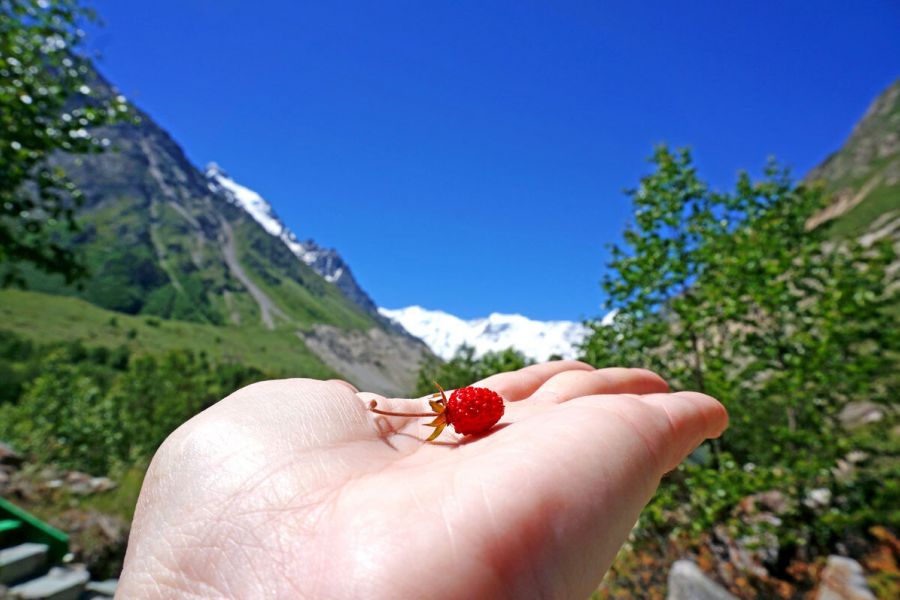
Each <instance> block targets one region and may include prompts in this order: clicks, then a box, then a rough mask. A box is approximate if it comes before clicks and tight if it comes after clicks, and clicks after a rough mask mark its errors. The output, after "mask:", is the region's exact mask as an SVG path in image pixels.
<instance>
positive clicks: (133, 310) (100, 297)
mask: <svg viewBox="0 0 900 600" xmlns="http://www.w3.org/2000/svg"><path fill="white" fill-rule="evenodd" d="M92 88H93V89H94V90H95V91H96V93H98V94H112V93H114V91H113V90H112V88H111V87H110V86H109V85H108V84H107V83H106V82H105V81H104V80H103V79H102V78H101V77H100V76H99V75H97V79H96V81H95V82H94V84H93V85H92ZM135 110H136V112H137V114H138V115H139V117H140V122H139V123H135V124H122V125H118V126H115V127H111V128H105V129H103V130H101V131H100V132H99V133H100V135H102V136H104V137H106V138H108V139H109V140H110V142H111V148H112V150H111V151H108V152H105V153H103V154H101V155H96V156H82V157H71V156H60V157H58V159H57V162H58V163H59V165H60V166H61V167H62V168H64V169H65V170H66V172H67V173H68V174H69V176H70V177H71V178H72V179H73V180H74V181H75V183H76V184H77V185H78V186H79V187H80V188H81V189H82V191H83V192H84V194H85V199H86V201H85V204H84V206H83V207H82V208H81V209H80V211H79V215H78V216H79V220H80V221H81V222H82V223H83V229H82V231H81V232H79V233H77V234H75V235H72V236H70V237H69V239H68V241H69V242H70V244H71V245H72V246H73V247H74V248H75V249H76V250H78V251H79V252H82V253H83V255H84V257H85V259H86V261H87V263H88V266H89V268H90V271H91V275H90V277H89V278H88V280H87V281H86V282H84V284H83V286H82V287H72V286H66V285H64V283H63V282H62V281H61V280H60V279H59V278H56V277H48V276H45V275H42V274H40V273H34V272H32V273H30V275H29V284H30V286H31V287H32V288H33V289H35V290H38V291H43V292H49V293H53V294H63V295H71V296H78V297H81V298H83V299H85V300H87V301H89V302H91V303H92V304H95V305H97V306H99V307H102V308H105V309H108V310H113V311H118V312H122V313H127V314H131V315H153V316H156V317H161V318H165V319H176V320H181V321H189V322H196V323H206V324H209V325H215V326H222V327H237V328H246V329H250V330H253V331H256V332H257V335H258V336H259V337H260V339H261V340H262V339H266V338H267V336H268V335H269V332H273V333H274V334H276V335H278V336H283V335H284V334H283V333H282V332H285V331H286V332H288V333H289V336H290V338H291V339H293V340H294V343H295V344H296V347H297V348H298V352H303V351H305V348H306V347H307V344H306V342H305V341H304V340H305V339H306V338H307V337H309V336H313V335H314V337H315V340H316V342H317V343H321V340H322V339H323V338H324V339H327V340H328V343H329V345H331V346H336V347H343V346H346V345H347V344H351V343H352V344H353V345H354V346H358V348H356V350H357V355H356V356H355V357H354V360H353V361H352V364H350V363H346V364H345V363H344V362H343V355H342V354H341V353H335V352H324V351H323V356H322V357H320V358H321V360H322V361H324V362H325V363H326V364H327V365H328V367H330V368H331V369H332V370H333V371H335V372H337V373H339V374H341V375H344V376H348V377H349V373H350V372H353V373H355V374H356V375H357V377H356V378H355V379H354V378H353V377H351V379H353V380H354V383H356V384H357V385H360V386H363V387H368V388H372V389H374V390H375V391H380V392H383V393H388V394H399V393H404V392H407V391H409V390H411V389H412V388H413V384H414V381H415V376H416V373H417V371H418V368H419V363H420V362H421V361H422V360H424V358H425V357H426V356H427V355H428V354H429V352H428V350H427V348H426V347H425V346H424V344H422V343H421V342H418V341H417V340H414V339H413V338H411V337H409V336H407V335H403V334H401V333H398V332H396V331H395V330H394V329H393V328H391V327H390V326H388V325H387V324H385V322H384V320H383V319H382V318H381V317H380V316H379V315H377V313H376V311H375V310H374V305H372V307H371V308H369V307H366V306H365V302H363V303H362V304H363V305H360V304H358V303H357V302H356V301H354V299H351V298H349V297H348V296H347V294H345V293H344V292H343V291H342V290H341V289H340V288H338V287H337V285H335V284H336V283H338V281H339V280H340V279H341V277H342V275H343V276H344V278H345V280H346V278H347V277H352V276H350V271H349V268H346V266H345V265H344V267H343V271H344V273H346V275H344V273H337V271H334V272H333V273H331V277H329V279H331V281H329V280H328V279H326V278H325V277H323V276H322V275H320V274H319V273H318V272H317V271H316V270H315V269H314V268H313V267H311V266H310V265H309V264H307V261H306V260H301V258H298V255H297V254H296V253H295V251H294V249H293V248H292V247H290V246H289V244H288V243H287V242H296V238H295V237H294V236H293V234H292V233H290V232H287V231H286V229H285V228H284V227H283V226H281V230H280V231H279V232H278V233H277V234H273V233H272V232H271V231H269V230H267V228H266V227H264V226H263V225H261V224H260V220H259V219H258V217H259V216H260V215H259V214H253V213H251V212H248V208H249V209H253V207H252V206H250V207H248V206H245V205H244V204H242V203H241V202H240V201H238V199H237V197H236V195H235V193H234V191H233V190H228V189H227V188H226V186H225V185H223V180H222V178H221V177H219V178H217V179H216V180H215V181H211V180H210V178H209V177H208V176H207V175H206V174H204V173H203V172H201V171H199V170H198V169H197V168H195V167H194V166H193V165H192V164H191V163H190V161H188V160H187V158H186V156H185V155H184V152H183V151H182V150H181V148H180V147H179V146H178V144H177V143H176V142H175V141H174V140H173V139H172V138H171V136H169V135H168V134H167V133H166V132H165V131H163V130H162V129H161V128H160V127H159V126H157V125H156V124H155V123H154V122H153V120H152V119H151V118H150V117H149V116H148V115H147V114H145V113H142V112H140V111H139V110H137V109H135ZM260 200H261V199H260ZM266 206H267V205H266ZM257 208H262V206H261V205H260V206H258V207H257ZM270 212H271V210H270ZM273 214H274V213H273ZM279 223H280V222H279ZM317 250H320V249H318V248H317V247H316V248H313V247H312V245H311V244H310V245H307V246H305V252H306V253H307V254H310V253H312V254H314V253H316V251H317ZM319 254H320V255H327V254H328V251H320V252H319ZM335 256H336V254H335ZM338 258H339V257H338ZM322 260H323V258H322V256H319V255H317V256H316V257H314V258H312V259H311V260H309V262H310V263H311V264H317V263H321V261H322ZM335 262H336V261H335ZM320 267H321V265H320ZM338 268H341V267H338ZM323 272H326V274H327V271H323ZM353 283H355V282H353ZM357 287H358V286H357ZM359 292H360V293H361V294H363V295H364V292H362V290H359ZM365 299H366V300H368V297H367V296H365ZM357 300H358V299H357ZM368 303H369V304H372V303H371V300H368ZM34 326H35V327H40V323H35V324H34ZM372 330H377V331H378V334H377V335H375V334H371V332H372ZM360 334H362V337H359V336H360ZM373 335H374V336H375V337H377V338H378V343H377V344H376V343H374V342H371V343H367V341H368V340H372V339H373ZM350 340H352V342H351V341H350ZM386 346H387V347H392V346H396V347H397V348H399V349H402V351H398V352H397V356H402V357H403V360H402V361H401V360H399V359H397V360H395V361H389V360H388V361H385V360H379V359H380V358H381V357H380V354H379V353H381V354H383V353H384V352H385V347H386ZM360 363H364V364H367V365H369V366H370V367H371V369H360V368H359V366H360ZM376 373H377V374H378V376H377V377H376V376H375V375H374V374H376ZM294 374H302V373H294ZM360 374H361V375H362V376H360ZM367 374H369V375H367ZM373 386H374V388H373Z"/></svg>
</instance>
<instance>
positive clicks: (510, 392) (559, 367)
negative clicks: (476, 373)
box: [473, 360, 594, 402]
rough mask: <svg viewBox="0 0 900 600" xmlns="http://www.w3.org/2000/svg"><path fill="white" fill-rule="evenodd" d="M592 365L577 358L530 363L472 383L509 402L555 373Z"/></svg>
mask: <svg viewBox="0 0 900 600" xmlns="http://www.w3.org/2000/svg"><path fill="white" fill-rule="evenodd" d="M593 370H594V367H592V366H591V365H589V364H587V363H583V362H581V361H577V360H555V361H551V362H545V363H540V364H537V365H530V366H527V367H525V368H522V369H519V370H518V371H510V372H508V373H497V374H496V375H491V376H490V377H487V378H486V379H482V380H481V381H479V382H477V383H474V384H473V385H475V386H478V387H486V388H490V389H492V390H494V391H495V392H497V393H498V394H500V395H501V396H503V398H504V399H505V400H507V401H509V402H515V401H517V400H522V399H524V398H527V397H529V396H531V394H533V393H534V391H535V390H536V389H538V388H539V387H540V386H541V385H543V384H544V382H546V381H547V380H548V379H550V378H551V377H553V376H554V375H556V374H557V373H563V372H565V371H593Z"/></svg>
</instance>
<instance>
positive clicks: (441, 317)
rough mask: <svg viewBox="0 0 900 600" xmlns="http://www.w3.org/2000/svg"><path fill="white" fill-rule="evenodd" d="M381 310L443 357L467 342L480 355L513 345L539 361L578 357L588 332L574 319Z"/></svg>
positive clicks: (421, 310)
mask: <svg viewBox="0 0 900 600" xmlns="http://www.w3.org/2000/svg"><path fill="white" fill-rule="evenodd" d="M378 312H380V313H381V314H382V315H383V316H385V317H387V318H389V319H391V320H393V321H395V322H397V323H399V324H400V325H402V326H403V327H404V328H405V329H406V330H407V331H408V332H410V333H411V334H412V335H414V336H416V337H418V338H421V339H422V340H423V341H424V342H425V343H426V344H428V346H429V347H430V348H431V350H432V352H434V353H435V354H437V355H438V356H440V357H441V358H443V359H449V358H451V357H452V356H453V354H454V353H455V352H456V350H457V348H459V347H460V346H461V345H463V344H467V345H469V346H472V347H474V348H475V354H476V356H481V355H483V354H484V353H486V352H491V351H499V350H505V349H506V348H509V347H512V348H515V349H516V350H518V351H520V352H522V353H523V354H524V355H526V356H528V357H530V358H533V359H534V360H537V361H543V360H547V359H548V358H549V357H550V356H552V355H554V354H558V355H560V356H563V357H564V358H575V357H576V356H577V355H578V345H579V344H580V343H581V342H582V340H584V338H585V336H586V335H587V333H588V330H587V328H586V327H585V326H584V325H582V324H581V323H577V322H574V321H536V320H534V319H529V318H528V317H525V316H522V315H516V314H512V315H508V314H501V313H492V314H491V315H490V316H488V317H486V318H483V319H472V320H468V321H467V320H463V319H460V318H459V317H456V316H454V315H451V314H448V313H445V312H443V311H439V310H428V309H425V308H422V307H421V306H409V307H407V308H400V309H394V310H391V309H387V308H379V309H378Z"/></svg>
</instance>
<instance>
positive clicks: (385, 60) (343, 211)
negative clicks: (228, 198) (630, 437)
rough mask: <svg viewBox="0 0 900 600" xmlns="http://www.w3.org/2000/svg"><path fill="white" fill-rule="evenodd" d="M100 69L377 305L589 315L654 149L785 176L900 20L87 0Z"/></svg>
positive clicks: (826, 11)
mask: <svg viewBox="0 0 900 600" xmlns="http://www.w3.org/2000/svg"><path fill="white" fill-rule="evenodd" d="M93 6H94V7H95V8H96V9H97V11H98V12H99V13H100V15H101V17H102V18H103V19H104V21H105V27H103V28H102V29H100V30H93V29H92V30H91V32H90V33H91V38H90V39H91V46H92V47H93V48H95V49H98V50H99V51H100V52H102V54H103V59H102V61H101V62H100V68H101V70H102V71H103V72H104V73H105V74H106V75H107V76H108V77H109V78H110V79H111V80H112V81H113V83H115V84H116V85H117V86H118V87H119V88H120V89H121V90H122V91H123V92H124V93H125V94H126V95H128V96H129V98H131V99H133V100H134V101H135V102H136V103H137V104H138V105H139V106H140V107H141V108H143V109H144V110H146V111H147V112H149V113H150V114H151V115H152V116H153V118H154V119H156V120H157V121H158V122H159V123H160V124H161V125H162V126H163V127H165V128H166V129H167V130H168V131H169V132H170V133H171V134H172V135H173V136H174V137H175V139H176V140H177V141H178V142H180V143H181V145H182V146H183V147H184V148H185V150H186V152H187V154H188V156H189V157H190V159H191V160H192V161H193V162H195V163H196V164H197V165H198V166H202V165H204V164H205V163H206V162H208V161H212V160H214V161H216V162H218V163H219V164H221V165H222V166H223V167H224V168H225V169H226V170H227V171H229V173H230V174H231V175H232V176H233V177H234V178H235V179H236V180H237V181H238V182H240V183H242V184H244V185H246V186H248V187H251V188H253V189H256V190H257V191H258V192H260V193H261V194H262V195H263V196H264V197H265V198H267V199H268V200H269V201H270V202H271V203H272V204H273V205H274V206H275V209H276V211H277V212H278V213H279V214H280V215H281V217H282V218H283V219H284V221H285V222H286V223H287V224H288V225H289V226H290V227H291V228H292V229H294V231H295V232H296V233H297V235H298V236H300V237H301V238H307V237H312V238H314V239H315V240H316V241H318V242H319V243H321V244H323V245H327V246H333V247H336V248H337V249H338V250H339V251H340V252H341V253H342V254H343V255H344V257H345V258H346V259H347V260H348V262H349V263H350V265H351V267H352V268H353V270H354V273H355V274H356V276H357V278H358V279H359V280H360V282H361V284H362V285H363V287H364V288H365V289H366V290H368V291H369V293H370V294H371V295H372V297H373V298H374V299H375V301H376V302H377V303H379V304H380V305H383V306H387V307H391V308H396V307H400V306H406V305H409V304H421V305H423V306H426V307H428V308H435V309H442V310H446V311H448V312H451V313H454V314H457V315H459V316H462V317H466V318H471V317H476V316H484V315H486V314H488V313H490V312H492V311H499V312H518V313H522V314H525V315H527V316H530V317H533V318H539V319H580V318H583V317H588V316H592V315H596V314H598V313H600V312H601V304H602V301H603V296H602V292H601V290H600V287H599V285H598V282H599V280H600V278H601V276H602V274H603V272H604V263H605V261H606V259H607V252H606V250H605V249H604V245H605V244H606V243H607V242H613V241H617V240H618V239H619V236H620V233H621V231H622V228H623V227H624V224H625V222H626V220H627V218H628V210H629V206H628V201H627V198H626V197H625V196H624V195H623V194H622V190H623V189H624V188H627V187H632V186H634V185H635V184H636V182H637V181H638V178H639V177H640V175H641V174H643V173H645V172H647V168H648V167H647V163H646V158H647V157H648V156H649V155H650V153H651V151H652V147H653V145H654V144H655V143H658V142H667V143H669V144H672V145H690V146H691V147H692V148H693V149H694V153H695V157H696V159H697V162H698V163H699V166H700V169H701V172H702V173H703V174H704V175H705V176H706V177H708V178H709V180H711V181H712V182H713V183H714V185H716V186H718V187H727V186H729V185H730V184H731V183H732V182H733V181H734V176H735V174H736V172H737V171H738V170H739V169H741V168H747V169H750V170H751V171H752V172H758V171H759V168H760V167H761V166H762V165H763V164H764V163H765V160H766V158H767V157H769V156H772V155H774V156H776V157H778V158H779V159H780V160H782V161H783V162H785V163H787V164H789V165H790V166H792V167H793V169H794V170H795V173H797V174H799V175H802V174H803V173H805V172H806V171H807V170H809V169H810V168H811V167H813V166H814V165H815V164H817V163H818V162H819V161H821V160H822V159H824V158H825V157H826V156H827V155H828V153H830V152H832V151H834V150H835V149H837V148H838V147H839V146H840V144H841V143H842V142H843V140H844V139H845V138H846V136H847V135H848V134H849V132H850V129H851V128H852V126H853V124H854V123H855V122H856V121H857V120H858V119H859V117H861V115H862V113H863V112H864V111H865V109H866V107H867V106H868V103H869V102H870V101H871V100H872V99H873V98H874V97H875V96H876V95H877V94H878V93H879V92H880V91H882V90H883V89H884V88H885V87H886V86H887V85H889V84H890V83H891V82H892V81H893V80H894V79H895V78H897V77H898V76H900V34H898V32H900V3H898V2H896V1H895V0H858V1H856V2H837V1H833V2H832V1H822V2H817V3H809V2H805V1H784V2H774V1H771V2H759V1H758V0H757V1H754V2H744V1H731V2H720V1H714V0H710V1H706V2H699V1H698V2H668V1H659V2H617V3H613V2H601V1H593V2H566V1H563V0H560V1H554V2H530V1H525V0H515V1H509V2H490V1H485V0H478V1H468V0H462V1H455V2H438V1H435V0H429V1H427V2H415V1H409V2H394V1H390V0H384V1H379V2H371V1H359V2H345V1H340V0H330V1H329V2H315V3H313V2H286V1H285V2H275V1H267V0H258V1H256V2H246V1H238V0H217V1H215V0H155V1H154V2H122V1H121V0H95V1H94V2H93Z"/></svg>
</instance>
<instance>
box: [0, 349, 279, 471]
mask: <svg viewBox="0 0 900 600" xmlns="http://www.w3.org/2000/svg"><path fill="white" fill-rule="evenodd" d="M0 340H2V343H0V370H3V371H4V372H6V373H10V374H12V375H13V377H11V378H10V379H9V380H8V381H4V386H3V393H4V396H3V403H2V404H0V439H2V440H4V441H7V442H10V443H11V444H12V445H13V446H14V447H16V448H17V449H19V450H20V451H23V452H25V453H27V454H28V455H29V456H30V457H31V458H32V459H34V460H36V461H38V462H41V463H55V464H57V465H59V466H61V467H63V468H70V469H78V470H82V471H87V472H89V473H92V474H95V475H97V474H107V473H110V472H111V471H112V470H114V469H116V468H121V467H123V466H124V467H127V466H128V465H131V464H133V463H134V462H141V461H147V460H149V457H150V456H151V455H152V454H153V452H154V451H155V450H156V448H157V446H159V444H160V443H162V441H163V440H164V439H165V437H166V436H167V435H168V434H169V433H171V432H172V431H173V430H175V429H176V428H177V427H178V426H179V425H181V424H182V423H183V422H185V421H186V420H188V419H189V418H191V417H192V416H193V415H195V414H197V413H198V412H200V411H201V410H203V409H204V408H206V407H208V406H210V405H212V404H213V403H215V402H217V401H218V400H219V399H221V398H223V397H225V396H227V395H228V394H230V393H231V392H232V391H234V390H235V389H237V388H239V387H242V386H244V385H247V384H249V383H252V382H254V381H261V380H264V379H268V378H270V377H269V376H267V375H266V374H265V373H263V372H262V371H260V370H258V369H255V368H253V367H245V366H241V365H237V364H233V363H218V364H217V363H213V362H212V361H211V360H210V359H209V358H208V357H207V356H206V354H205V353H195V352H190V351H187V350H170V351H167V352H163V353H160V354H155V355H141V356H133V355H132V354H131V353H130V352H129V350H128V349H127V348H125V347H121V348H118V349H114V350H110V349H108V348H103V347H96V348H89V347H86V346H84V345H83V344H82V343H80V342H69V343H58V344H49V345H43V346H40V345H36V344H32V343H29V342H26V341H24V340H22V339H21V338H18V337H17V336H15V335H13V334H10V333H3V335H2V336H0Z"/></svg>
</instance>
